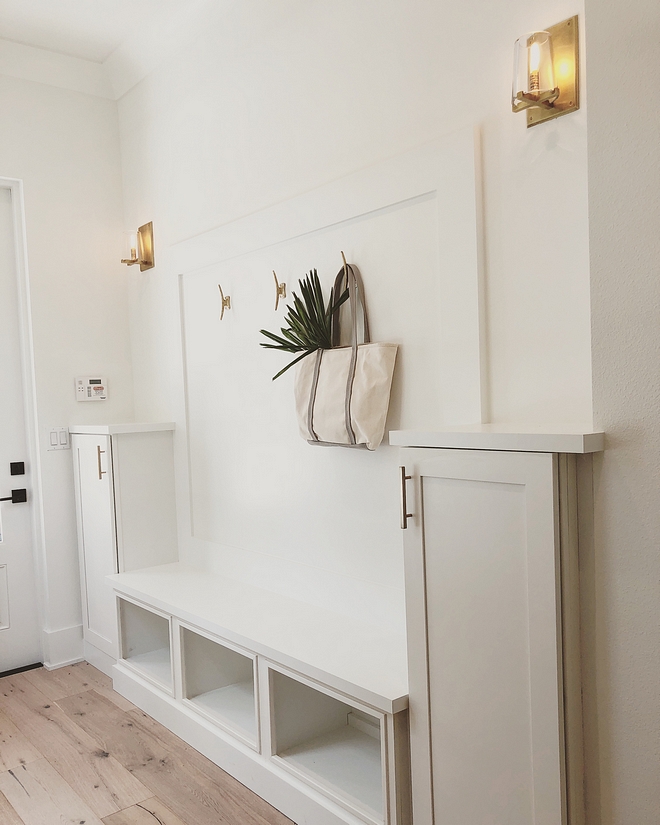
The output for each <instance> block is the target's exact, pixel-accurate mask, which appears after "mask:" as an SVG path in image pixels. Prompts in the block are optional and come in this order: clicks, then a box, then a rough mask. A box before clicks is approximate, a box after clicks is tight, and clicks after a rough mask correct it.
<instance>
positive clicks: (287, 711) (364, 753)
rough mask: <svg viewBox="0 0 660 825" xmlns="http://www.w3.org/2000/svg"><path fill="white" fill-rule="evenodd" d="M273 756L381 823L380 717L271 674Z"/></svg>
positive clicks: (381, 765) (307, 686)
mask: <svg viewBox="0 0 660 825" xmlns="http://www.w3.org/2000/svg"><path fill="white" fill-rule="evenodd" d="M270 684H271V697H272V698H271V702H272V707H273V713H272V719H271V724H272V728H273V730H272V741H273V756H274V758H275V760H276V761H277V762H279V763H280V764H282V765H283V766H284V767H285V768H286V769H287V770H291V771H292V772H294V773H297V774H299V775H300V774H303V775H304V776H306V777H307V778H309V779H310V780H312V781H313V782H314V784H315V785H316V787H317V788H319V789H320V790H322V791H324V792H326V793H328V794H329V795H330V796H331V797H332V798H334V799H336V800H339V801H340V802H341V803H342V804H345V805H347V806H348V807H349V808H350V809H355V810H356V811H357V812H358V813H361V814H366V815H367V816H368V818H369V819H371V820H373V821H377V822H378V821H382V820H383V809H384V805H383V770H384V767H383V753H382V747H381V737H382V733H381V728H382V717H378V716H375V715H373V714H370V713H368V712H366V711H365V710H364V709H362V708H359V707H357V706H355V705H353V704H351V703H350V702H349V701H348V700H347V699H346V698H344V697H341V698H340V697H338V696H336V695H334V696H333V695H330V694H328V693H326V692H324V691H321V690H318V689H317V688H315V687H312V686H311V685H309V684H304V683H302V682H300V681H299V680H297V679H295V678H293V677H292V676H289V675H286V674H284V673H282V672H281V671H279V670H274V669H273V670H271V674H270Z"/></svg>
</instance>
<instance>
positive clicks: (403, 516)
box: [399, 467, 414, 530]
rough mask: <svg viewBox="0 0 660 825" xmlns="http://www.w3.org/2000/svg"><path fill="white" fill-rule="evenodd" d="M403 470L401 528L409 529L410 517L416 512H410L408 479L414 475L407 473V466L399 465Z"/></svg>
mask: <svg viewBox="0 0 660 825" xmlns="http://www.w3.org/2000/svg"><path fill="white" fill-rule="evenodd" d="M399 470H400V471H401V529H402V530H407V529H408V519H409V518H412V517H413V515H414V513H409V512H408V497H407V495H406V481H409V480H410V479H411V478H412V476H407V475H406V468H405V467H399Z"/></svg>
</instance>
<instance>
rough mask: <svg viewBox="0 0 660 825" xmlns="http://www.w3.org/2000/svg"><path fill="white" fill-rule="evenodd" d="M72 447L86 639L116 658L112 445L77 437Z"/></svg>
mask: <svg viewBox="0 0 660 825" xmlns="http://www.w3.org/2000/svg"><path fill="white" fill-rule="evenodd" d="M72 446H73V453H74V455H73V458H74V472H75V479H76V503H77V517H78V544H79V552H80V578H81V586H82V607H83V631H84V637H85V639H86V640H87V641H88V642H89V643H90V644H92V645H94V646H95V647H97V648H99V650H102V651H103V652H104V653H107V654H108V655H109V656H113V657H114V658H116V657H117V630H116V608H115V598H114V593H113V591H112V588H111V587H110V586H109V584H108V583H107V581H106V579H105V577H106V576H108V575H110V574H111V573H116V572H117V543H116V539H115V511H114V502H113V481H112V460H111V441H110V437H109V436H104V435H75V436H74V437H73V444H72Z"/></svg>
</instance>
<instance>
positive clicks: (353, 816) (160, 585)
mask: <svg viewBox="0 0 660 825" xmlns="http://www.w3.org/2000/svg"><path fill="white" fill-rule="evenodd" d="M108 578H109V579H110V581H111V583H112V586H113V587H114V589H115V592H116V594H117V603H118V612H117V613H118V619H119V622H118V633H119V644H120V647H119V649H120V659H119V661H118V663H117V665H116V666H115V668H114V671H113V675H114V683H115V689H116V690H118V691H119V692H120V693H121V694H123V695H124V696H126V697H127V698H128V699H130V700H131V701H133V702H134V703H135V704H137V705H138V706H139V707H141V708H142V709H143V710H144V711H145V712H147V713H149V714H150V715H151V716H153V717H154V718H156V719H158V720H159V721H160V722H161V723H162V724H164V725H166V727H168V728H170V729H171V730H172V731H173V732H174V733H176V734H177V735H178V736H180V737H181V738H182V739H184V740H185V741H187V742H188V743H189V744H191V745H192V746H193V747H195V748H196V749H197V750H199V751H201V752H202V753H204V754H205V755H206V756H208V757H209V758H210V759H211V760H212V761H214V762H215V763H216V764H218V765H219V766H220V767H222V768H223V769H224V770H226V771H227V772H228V773H230V774H232V775H233V776H235V777H236V778H237V779H238V780H239V781H241V782H242V783H243V784H245V785H247V786H248V787H250V788H251V789H252V790H254V791H255V792H256V793H258V794H259V795H260V796H262V797H263V798H264V799H266V800H268V801H269V802H270V803H271V804H273V805H274V806H275V807H276V808H278V809H279V810H281V811H282V812H283V813H284V814H286V815H287V816H289V817H290V818H291V819H293V821H294V822H296V823H309V825H339V823H351V825H357V823H364V822H368V823H373V825H409V823H410V820H411V814H410V780H409V755H408V745H409V742H408V739H409V734H408V712H407V707H408V686H407V666H406V646H405V629H404V628H401V633H400V634H399V635H397V636H394V635H392V634H391V633H390V632H387V633H385V632H384V631H382V630H381V629H379V628H378V627H375V626H371V625H369V624H366V623H364V622H359V621H356V620H355V619H352V618H349V617H347V616H344V615H341V614H339V613H333V612H331V611H329V610H324V609H321V608H316V607H314V606H313V605H309V604H306V603H304V602H301V601H297V600H294V599H291V598H287V597H284V596H280V595H278V594H276V593H272V592H270V591H267V590H263V589H261V588H257V587H253V586H251V585H248V584H245V583H243V582H240V581H237V580H234V579H229V578H226V577H223V576H218V575H214V574H210V573H207V572H204V571H200V570H195V569H191V568H189V567H185V566H184V565H182V564H180V563H176V564H167V565H162V566H159V567H152V568H149V569H147V570H140V571H135V572H131V573H120V574H118V575H114V576H110V577H108Z"/></svg>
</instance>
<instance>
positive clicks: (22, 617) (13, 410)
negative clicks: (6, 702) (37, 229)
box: [0, 185, 42, 673]
mask: <svg viewBox="0 0 660 825" xmlns="http://www.w3.org/2000/svg"><path fill="white" fill-rule="evenodd" d="M11 198H12V195H11V190H10V189H8V188H3V187H2V186H1V185H0V498H5V497H7V496H10V495H11V491H12V490H20V489H23V488H25V489H26V490H27V502H25V503H20V504H13V503H12V502H11V501H2V502H0V520H1V524H0V532H1V533H2V540H1V541H0V673H3V672H4V671H7V670H13V669H14V668H19V667H24V666H25V665H30V664H34V663H37V662H41V661H42V656H41V644H40V635H41V634H40V623H39V618H38V611H37V596H36V586H35V570H34V559H33V537H32V512H31V511H32V507H33V504H32V497H31V484H30V470H31V468H30V466H29V462H28V450H27V442H26V427H25V403H24V393H23V371H22V367H21V338H20V323H19V305H18V282H17V277H16V259H15V250H14V219H13V210H12V200H11ZM14 462H24V463H25V470H26V473H25V475H11V473H10V463H14Z"/></svg>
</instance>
